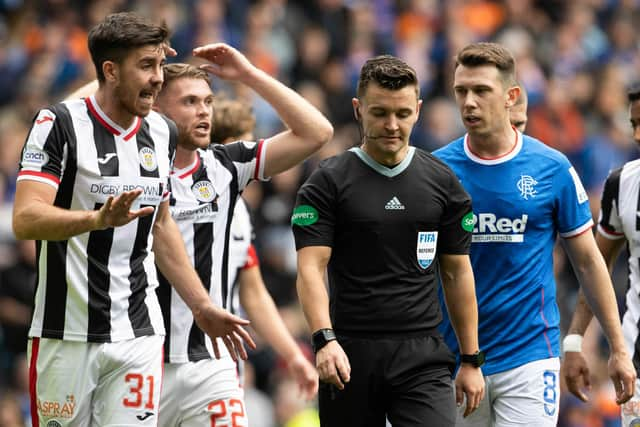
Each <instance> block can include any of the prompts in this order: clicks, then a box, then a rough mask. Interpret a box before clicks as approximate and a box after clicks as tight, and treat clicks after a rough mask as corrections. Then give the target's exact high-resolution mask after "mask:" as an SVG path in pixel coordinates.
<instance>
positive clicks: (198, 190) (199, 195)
mask: <svg viewBox="0 0 640 427" xmlns="http://www.w3.org/2000/svg"><path fill="white" fill-rule="evenodd" d="M191 191H193V195H194V196H196V199H198V201H200V202H203V203H209V202H212V201H214V200H215V198H216V189H215V188H213V184H212V183H211V181H198V182H196V183H195V184H193V186H192V187H191Z"/></svg>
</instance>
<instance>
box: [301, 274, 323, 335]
mask: <svg viewBox="0 0 640 427" xmlns="http://www.w3.org/2000/svg"><path fill="white" fill-rule="evenodd" d="M296 287H297V290H298V298H299V299H300V304H301V305H302V311H303V312H304V316H305V318H306V319H307V323H308V324H309V329H311V332H314V331H317V330H318V329H322V328H331V319H330V317H329V295H327V290H326V288H325V285H324V280H323V277H322V275H320V274H317V273H316V274H313V273H306V274H302V272H300V271H299V272H298V280H297V282H296Z"/></svg>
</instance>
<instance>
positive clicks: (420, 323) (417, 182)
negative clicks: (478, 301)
mask: <svg viewBox="0 0 640 427" xmlns="http://www.w3.org/2000/svg"><path fill="white" fill-rule="evenodd" d="M470 214H471V200H470V198H469V195H468V194H467V193H466V192H465V191H464V189H463V188H462V186H461V184H460V183H459V181H458V179H457V178H456V176H455V175H454V173H453V172H452V171H451V170H450V169H449V168H448V167H447V166H446V165H445V164H444V163H442V162H441V161H440V160H438V159H436V158H435V157H433V156H432V155H431V154H428V153H426V152H424V151H421V150H419V149H415V148H414V147H410V148H409V152H408V154H407V156H406V158H405V160H403V162H402V163H400V164H399V165H397V166H395V167H393V168H388V167H386V166H383V165H381V164H379V163H377V162H376V161H374V160H373V159H372V158H371V157H369V156H368V155H367V154H366V153H365V152H364V151H362V150H361V149H359V148H353V149H351V150H349V151H347V152H345V153H343V154H341V155H338V156H336V157H332V158H329V159H327V160H325V161H323V162H322V163H321V164H320V167H319V168H318V169H317V170H316V171H315V172H314V173H313V174H312V175H311V177H310V178H309V179H308V180H307V182H306V183H305V184H304V185H303V186H302V187H301V188H300V190H299V192H298V197H297V201H296V207H295V209H294V212H293V216H292V220H291V222H292V227H293V232H294V235H295V240H296V247H297V249H300V248H303V247H306V246H329V247H331V248H332V255H331V259H330V261H329V266H328V276H329V292H330V312H331V320H332V324H333V327H334V329H335V330H336V331H337V332H338V333H342V334H346V335H349V334H350V333H351V334H355V335H361V336H373V337H376V336H397V335H403V334H404V335H414V334H418V335H419V334H421V333H425V334H427V333H430V332H431V331H432V330H433V329H434V328H436V327H437V326H438V324H439V323H440V320H441V313H440V308H439V302H438V292H437V284H438V276H437V275H438V270H437V262H436V261H437V255H438V254H443V253H444V254H468V253H469V248H470V244H471V233H470V232H469V231H470V230H471V228H470V226H469V224H468V222H467V221H465V220H468V219H469V217H468V215H470ZM467 230H469V231H467Z"/></svg>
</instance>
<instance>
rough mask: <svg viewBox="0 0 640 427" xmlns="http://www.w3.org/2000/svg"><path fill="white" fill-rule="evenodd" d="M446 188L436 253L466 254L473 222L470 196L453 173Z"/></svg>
mask: <svg viewBox="0 0 640 427" xmlns="http://www.w3.org/2000/svg"><path fill="white" fill-rule="evenodd" d="M448 190H449V191H448V192H447V195H448V199H447V205H446V208H445V210H444V215H443V217H442V221H441V223H440V229H439V230H438V234H439V237H438V253H441V254H450V255H464V254H468V253H469V251H470V248H471V236H472V232H473V224H474V223H473V211H472V209H471V197H470V196H469V194H468V193H467V192H466V191H465V189H464V188H463V187H462V184H460V181H458V179H457V178H456V177H455V175H454V174H453V173H452V174H451V176H450V185H449V187H448Z"/></svg>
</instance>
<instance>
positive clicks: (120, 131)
mask: <svg viewBox="0 0 640 427" xmlns="http://www.w3.org/2000/svg"><path fill="white" fill-rule="evenodd" d="M84 102H85V103H86V104H87V108H88V109H89V112H90V113H91V115H92V116H93V117H95V118H96V120H98V122H99V123H100V124H101V125H102V126H103V127H104V128H105V129H106V130H108V131H109V132H111V133H112V134H114V135H115V136H121V137H122V139H124V140H125V141H128V140H130V139H131V138H133V136H134V135H135V134H136V133H138V131H139V130H140V126H141V125H142V119H141V118H140V117H138V116H136V118H135V120H134V121H133V124H132V125H131V126H129V128H128V129H124V128H123V127H122V126H120V125H118V124H117V123H116V122H114V121H113V120H111V119H110V118H109V116H107V115H106V114H105V113H104V111H102V109H101V108H100V105H98V103H97V102H96V98H95V95H91V96H90V97H87V98H85V99H84ZM123 135H124V136H123Z"/></svg>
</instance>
